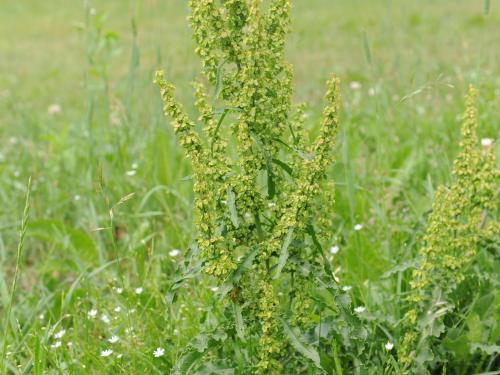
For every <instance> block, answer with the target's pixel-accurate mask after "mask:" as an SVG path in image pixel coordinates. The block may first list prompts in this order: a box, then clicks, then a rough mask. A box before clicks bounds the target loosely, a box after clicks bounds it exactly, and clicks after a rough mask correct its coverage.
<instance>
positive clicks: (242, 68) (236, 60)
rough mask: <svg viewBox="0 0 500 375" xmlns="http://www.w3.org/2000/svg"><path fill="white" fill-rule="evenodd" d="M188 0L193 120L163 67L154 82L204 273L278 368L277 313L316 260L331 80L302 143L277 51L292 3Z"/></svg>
mask: <svg viewBox="0 0 500 375" xmlns="http://www.w3.org/2000/svg"><path fill="white" fill-rule="evenodd" d="M189 6H190V7H191V10H192V14H191V16H190V18H189V20H190V23H191V26H192V29H193V34H194V40H195V42H196V45H197V47H196V52H197V54H198V56H199V57H200V59H201V62H202V67H203V76H204V78H201V79H200V80H199V82H197V83H195V91H196V102H195V104H196V107H197V109H198V112H199V118H198V122H195V121H193V120H192V119H190V117H189V116H188V115H187V114H186V112H185V111H184V109H183V107H182V105H181V104H179V103H178V102H177V101H176V99H175V97H174V86H172V85H171V84H170V83H168V82H167V81H165V79H164V75H163V72H157V74H156V79H155V82H156V83H157V84H158V85H159V87H160V90H161V97H162V100H163V102H164V111H165V113H166V115H168V116H169V117H170V119H171V121H172V125H173V127H174V130H175V134H176V135H177V137H178V140H179V142H180V144H181V145H182V146H183V148H184V149H185V152H186V156H187V158H188V159H189V160H190V162H191V166H192V170H193V179H194V192H195V202H194V207H195V221H196V228H197V245H198V249H199V254H200V257H201V259H202V261H203V265H204V271H205V272H206V273H207V274H209V275H211V276H213V277H215V278H216V279H217V280H218V282H219V285H220V286H221V288H219V290H221V291H222V293H224V294H225V295H226V296H227V297H228V298H225V301H226V302H227V303H234V304H235V306H236V308H237V311H239V312H240V313H241V316H242V318H243V319H242V320H243V327H244V331H245V332H244V336H245V337H257V340H258V345H257V346H258V349H257V357H256V360H255V367H256V371H259V372H261V373H266V374H269V373H280V372H281V371H282V367H281V366H282V365H281V364H280V362H281V361H280V358H281V356H283V355H284V354H285V353H284V351H285V350H288V349H287V348H289V347H290V346H289V345H288V344H287V343H286V340H283V338H282V337H281V335H282V333H283V332H291V331H290V327H289V326H288V323H285V320H287V319H288V318H290V319H288V321H292V322H299V321H301V317H300V316H299V315H300V314H304V313H305V311H304V306H307V301H306V300H304V306H300V304H297V303H293V302H292V301H290V297H289V296H290V295H292V294H293V293H295V292H293V293H291V290H292V288H294V289H297V288H299V286H300V285H301V283H303V282H305V281H303V280H302V281H301V275H305V274H307V272H306V271H304V270H307V269H312V266H313V265H317V264H321V256H322V254H321V252H319V251H318V245H319V243H320V242H321V241H322V235H321V233H322V232H321V231H320V230H318V231H315V226H314V220H313V218H314V217H317V216H318V211H317V210H314V211H315V212H314V215H313V210H312V207H314V205H316V204H317V201H316V199H317V197H318V195H319V194H320V193H322V190H323V189H322V183H323V181H324V180H325V178H326V173H325V171H326V169H327V167H328V166H329V165H330V164H331V163H332V156H331V149H332V146H333V144H334V140H335V136H336V133H337V127H338V111H339V92H338V91H339V81H338V79H337V78H336V77H332V78H331V79H330V80H329V82H328V85H327V93H326V107H325V109H324V112H323V120H322V122H321V126H320V131H319V135H318V137H317V139H316V140H315V141H314V142H313V143H312V144H310V143H309V142H308V140H307V136H306V132H305V131H304V128H303V122H304V119H305V116H304V107H303V106H297V107H295V108H293V106H292V103H291V97H292V91H293V90H292V68H291V66H290V65H289V64H288V63H287V62H286V61H285V59H284V47H285V36H286V34H287V32H288V30H289V24H290V6H291V5H290V1H289V0H269V1H264V2H263V1H262V0H191V1H190V2H189ZM197 123H200V124H201V125H202V128H203V132H201V131H198V130H197ZM330 189H331V188H330ZM325 206H328V205H325ZM322 209H329V208H325V207H322ZM323 224H324V223H323ZM323 224H322V225H323ZM323 266H324V267H328V265H327V264H326V263H325V264H323ZM301 270H302V271H301ZM304 277H306V276H304ZM287 288H288V289H287ZM279 292H282V293H279ZM280 295H282V296H286V298H289V300H287V303H283V300H280V297H279V296H280ZM282 298H285V297H282ZM283 305H285V306H283ZM290 310H292V311H291V312H290ZM287 314H288V315H293V316H288V315H287ZM283 318H284V319H283ZM240 331H241V327H240ZM240 333H241V332H240Z"/></svg>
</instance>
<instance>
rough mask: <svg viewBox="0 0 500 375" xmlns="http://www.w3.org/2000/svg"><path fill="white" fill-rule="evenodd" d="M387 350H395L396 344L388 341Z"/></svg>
mask: <svg viewBox="0 0 500 375" xmlns="http://www.w3.org/2000/svg"><path fill="white" fill-rule="evenodd" d="M385 348H386V349H387V350H392V348H394V344H393V343H392V342H390V341H387V343H386V344H385Z"/></svg>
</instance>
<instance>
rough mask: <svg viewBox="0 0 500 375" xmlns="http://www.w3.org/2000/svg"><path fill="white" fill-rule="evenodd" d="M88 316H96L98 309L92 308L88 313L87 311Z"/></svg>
mask: <svg viewBox="0 0 500 375" xmlns="http://www.w3.org/2000/svg"><path fill="white" fill-rule="evenodd" d="M87 315H88V316H90V317H91V318H95V317H96V315H97V310H96V309H92V310H90V311H89V312H88V313H87Z"/></svg>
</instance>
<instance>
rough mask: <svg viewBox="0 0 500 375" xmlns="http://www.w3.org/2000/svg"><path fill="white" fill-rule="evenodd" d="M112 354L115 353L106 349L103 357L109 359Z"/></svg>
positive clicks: (102, 354)
mask: <svg viewBox="0 0 500 375" xmlns="http://www.w3.org/2000/svg"><path fill="white" fill-rule="evenodd" d="M111 354H113V351H112V350H111V349H106V350H103V351H102V352H101V357H109V356H110V355H111Z"/></svg>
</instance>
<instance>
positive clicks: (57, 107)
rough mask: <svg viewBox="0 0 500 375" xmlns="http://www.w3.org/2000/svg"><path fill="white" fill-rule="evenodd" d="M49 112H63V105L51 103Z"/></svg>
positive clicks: (51, 113) (53, 113) (52, 113)
mask: <svg viewBox="0 0 500 375" xmlns="http://www.w3.org/2000/svg"><path fill="white" fill-rule="evenodd" d="M47 112H48V113H49V115H55V114H57V113H61V106H60V105H59V104H51V105H49V108H47Z"/></svg>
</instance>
